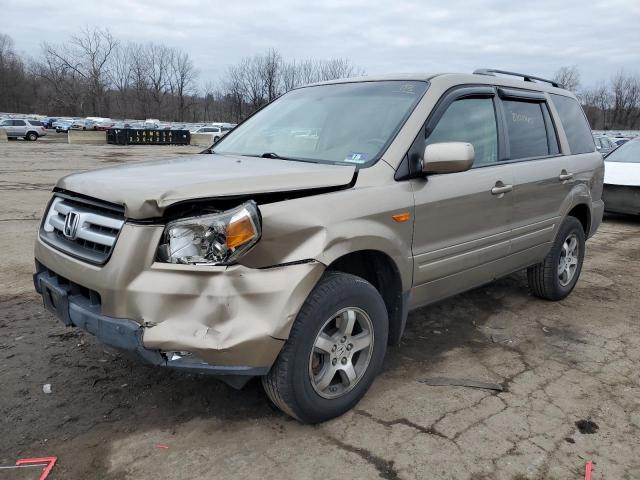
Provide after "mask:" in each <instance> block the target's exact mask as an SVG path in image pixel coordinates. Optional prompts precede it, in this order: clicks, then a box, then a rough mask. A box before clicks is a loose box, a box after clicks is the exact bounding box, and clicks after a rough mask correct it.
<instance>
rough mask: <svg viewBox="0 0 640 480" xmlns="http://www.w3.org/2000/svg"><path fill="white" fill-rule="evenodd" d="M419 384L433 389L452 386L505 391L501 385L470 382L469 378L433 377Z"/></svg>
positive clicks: (476, 381)
mask: <svg viewBox="0 0 640 480" xmlns="http://www.w3.org/2000/svg"><path fill="white" fill-rule="evenodd" d="M418 382H419V383H424V384H425V385H431V386H432V387H443V386H452V387H470V388H481V389H485V390H496V391H498V392H502V391H504V387H503V386H502V385H501V384H499V383H493V382H483V381H478V380H470V379H467V378H449V377H433V378H425V379H422V380H418Z"/></svg>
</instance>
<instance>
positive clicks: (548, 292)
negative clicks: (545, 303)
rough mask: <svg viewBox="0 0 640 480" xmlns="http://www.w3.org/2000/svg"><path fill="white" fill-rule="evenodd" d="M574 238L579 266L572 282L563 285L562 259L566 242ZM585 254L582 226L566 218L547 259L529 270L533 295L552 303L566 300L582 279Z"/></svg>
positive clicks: (571, 279)
mask: <svg viewBox="0 0 640 480" xmlns="http://www.w3.org/2000/svg"><path fill="white" fill-rule="evenodd" d="M572 236H574V238H575V239H576V240H577V248H578V253H577V265H576V269H575V272H574V273H573V276H572V277H571V278H570V279H569V280H570V281H568V282H567V283H566V284H564V285H563V283H562V281H561V277H560V276H559V273H558V268H559V266H560V262H561V259H563V258H564V256H563V245H564V244H565V241H567V240H568V239H570V238H571V237H572ZM584 252H585V234H584V230H583V228H582V224H581V223H580V221H578V219H577V218H575V217H567V218H565V219H564V221H563V222H562V224H561V225H560V229H559V230H558V234H557V236H556V239H555V241H554V242H553V246H552V247H551V250H550V251H549V253H548V254H547V256H546V257H545V259H544V260H543V261H542V262H541V263H539V264H537V265H534V266H532V267H529V268H528V269H527V280H528V283H529V289H530V290H531V293H532V294H533V295H535V296H536V297H540V298H544V299H546V300H552V301H557V300H562V299H563V298H566V297H567V296H568V295H569V294H570V293H571V292H572V290H573V288H574V287H575V286H576V283H577V282H578V278H579V277H580V272H581V271H582V262H583V260H584Z"/></svg>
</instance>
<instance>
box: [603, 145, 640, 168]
mask: <svg viewBox="0 0 640 480" xmlns="http://www.w3.org/2000/svg"><path fill="white" fill-rule="evenodd" d="M607 162H625V163H640V140H634V141H632V142H627V143H625V144H624V145H622V146H621V147H618V148H617V149H615V150H614V151H613V152H611V154H610V155H607Z"/></svg>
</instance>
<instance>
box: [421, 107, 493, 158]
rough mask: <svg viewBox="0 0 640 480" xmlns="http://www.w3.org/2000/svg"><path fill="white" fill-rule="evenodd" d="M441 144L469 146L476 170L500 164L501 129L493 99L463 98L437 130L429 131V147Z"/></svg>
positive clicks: (450, 109)
mask: <svg viewBox="0 0 640 480" xmlns="http://www.w3.org/2000/svg"><path fill="white" fill-rule="evenodd" d="M440 142H468V143H471V144H472V145H473V148H474V150H475V154H476V158H475V161H474V162H473V166H474V167H477V166H482V165H491V164H495V163H497V162H498V128H497V125H496V113H495V109H494V106H493V99H491V98H462V99H460V100H456V101H454V102H453V103H452V104H451V105H449V108H447V110H446V111H445V112H444V114H443V115H442V117H441V118H440V120H439V121H438V123H437V124H436V126H435V128H433V130H432V131H431V133H429V132H428V131H427V138H426V145H429V144H431V143H440Z"/></svg>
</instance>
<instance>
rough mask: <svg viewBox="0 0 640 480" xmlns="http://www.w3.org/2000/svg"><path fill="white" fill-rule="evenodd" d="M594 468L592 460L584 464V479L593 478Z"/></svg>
mask: <svg viewBox="0 0 640 480" xmlns="http://www.w3.org/2000/svg"><path fill="white" fill-rule="evenodd" d="M592 468H593V463H592V462H587V463H586V465H585V466H584V480H591V470H592Z"/></svg>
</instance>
